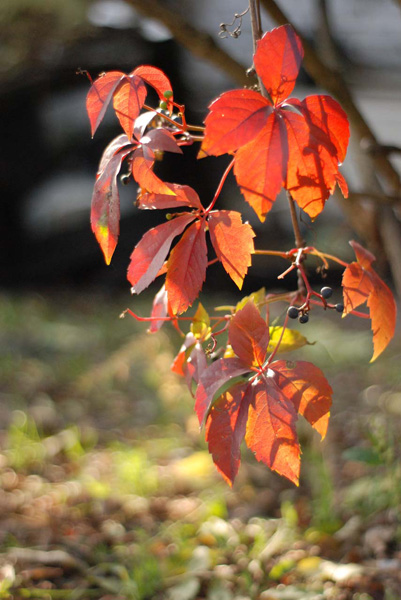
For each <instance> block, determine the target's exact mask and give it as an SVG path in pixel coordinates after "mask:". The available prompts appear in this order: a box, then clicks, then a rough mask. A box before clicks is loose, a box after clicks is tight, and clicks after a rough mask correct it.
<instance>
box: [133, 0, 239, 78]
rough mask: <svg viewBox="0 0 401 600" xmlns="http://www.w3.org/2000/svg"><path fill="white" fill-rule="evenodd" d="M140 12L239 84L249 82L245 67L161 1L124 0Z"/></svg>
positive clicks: (207, 35) (208, 36) (210, 37)
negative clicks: (155, 21) (154, 20)
mask: <svg viewBox="0 0 401 600" xmlns="http://www.w3.org/2000/svg"><path fill="white" fill-rule="evenodd" d="M127 2H128V4H130V5H131V6H133V7H134V8H135V9H136V10H137V11H138V12H139V13H140V14H142V15H144V16H145V17H149V18H151V19H156V20H157V21H160V22H161V23H163V25H165V26H166V27H167V28H168V29H169V30H170V31H171V33H172V35H173V36H174V38H175V39H176V41H177V42H179V43H180V44H182V45H183V46H184V47H185V48H187V49H188V50H189V51H190V52H192V53H193V54H194V55H195V56H198V57H199V58H202V59H204V60H207V61H209V62H210V63H212V64H213V65H214V66H215V67H217V68H218V69H221V70H222V71H224V72H225V73H226V74H227V75H229V76H230V77H232V79H233V80H235V81H237V82H238V83H239V84H240V85H249V78H248V77H247V76H246V73H245V67H244V66H243V65H241V64H240V63H239V62H238V61H236V60H235V59H234V58H233V57H232V56H230V55H229V54H228V53H227V52H225V51H224V50H223V49H222V48H220V47H219V46H217V44H216V43H215V41H214V39H213V38H212V36H210V35H209V34H207V33H204V32H203V31H200V30H199V29H197V28H196V27H194V26H193V25H192V24H191V23H189V21H187V20H186V19H184V17H182V16H181V15H180V14H178V13H176V12H173V11H172V10H170V9H169V8H167V7H166V5H165V4H164V3H163V2H161V1H160V0H146V1H145V2H144V1H143V0H127Z"/></svg>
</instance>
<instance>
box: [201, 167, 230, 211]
mask: <svg viewBox="0 0 401 600" xmlns="http://www.w3.org/2000/svg"><path fill="white" fill-rule="evenodd" d="M233 165H234V159H232V161H231V162H230V164H229V165H228V167H227V169H226V170H225V171H224V173H223V176H222V178H221V179H220V183H219V185H218V188H217V190H216V193H215V195H214V198H213V200H212V201H211V203H210V204H209V206H208V207H207V209H206V210H205V216H206V215H208V214H209V212H210V211H211V210H212V208H213V206H214V205H215V204H216V201H217V198H218V197H219V196H220V193H221V190H222V189H223V185H224V183H225V181H226V179H227V177H228V174H229V172H230V171H231V169H232V168H233Z"/></svg>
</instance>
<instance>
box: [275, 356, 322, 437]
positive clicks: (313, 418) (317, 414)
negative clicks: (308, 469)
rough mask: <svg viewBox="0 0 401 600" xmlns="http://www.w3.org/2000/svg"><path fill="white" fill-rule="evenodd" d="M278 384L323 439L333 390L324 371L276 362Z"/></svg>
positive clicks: (298, 362)
mask: <svg viewBox="0 0 401 600" xmlns="http://www.w3.org/2000/svg"><path fill="white" fill-rule="evenodd" d="M271 367H272V368H273V369H274V372H275V376H276V382H277V385H278V386H279V388H280V389H281V390H282V392H283V394H284V395H285V396H286V398H290V399H291V402H292V403H293V404H294V408H295V410H296V411H297V413H299V414H300V415H302V416H303V417H304V418H305V419H306V420H307V421H308V422H309V424H310V425H312V427H313V428H314V429H315V430H316V431H317V432H318V433H319V434H320V436H321V438H322V439H323V438H324V437H325V436H326V432H327V427H328V424H329V416H330V407H331V398H332V394H333V390H332V389H331V387H330V385H329V383H328V382H327V379H326V378H325V376H324V375H323V373H322V371H321V370H320V369H319V368H318V367H316V366H315V365H314V364H312V363H310V362H305V361H297V362H295V363H293V362H290V361H284V360H281V361H275V362H274V363H272V365H271Z"/></svg>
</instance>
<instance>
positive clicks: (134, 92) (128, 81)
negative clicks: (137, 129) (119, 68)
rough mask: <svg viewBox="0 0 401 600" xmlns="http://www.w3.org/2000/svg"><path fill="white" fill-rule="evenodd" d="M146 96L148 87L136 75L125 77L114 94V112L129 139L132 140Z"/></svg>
mask: <svg viewBox="0 0 401 600" xmlns="http://www.w3.org/2000/svg"><path fill="white" fill-rule="evenodd" d="M146 95H147V91H146V87H145V85H144V83H143V81H142V79H141V78H140V77H137V76H136V75H128V76H125V77H124V78H123V79H122V80H121V81H120V83H119V85H118V86H117V88H116V90H115V92H114V94H113V108H114V112H115V113H116V115H117V118H118V120H119V121H120V125H121V127H122V128H123V130H124V131H125V133H126V134H127V136H128V137H129V139H131V138H132V134H133V132H134V123H135V119H136V118H137V116H138V115H139V113H140V111H141V108H142V106H143V105H144V103H145V99H146Z"/></svg>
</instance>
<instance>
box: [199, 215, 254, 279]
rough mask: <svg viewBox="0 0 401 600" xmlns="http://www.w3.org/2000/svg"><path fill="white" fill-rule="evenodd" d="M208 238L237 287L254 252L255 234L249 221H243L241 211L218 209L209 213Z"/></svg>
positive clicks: (246, 270)
mask: <svg viewBox="0 0 401 600" xmlns="http://www.w3.org/2000/svg"><path fill="white" fill-rule="evenodd" d="M208 225H209V233H210V239H211V241H212V244H213V248H214V250H215V252H216V255H217V258H218V259H219V260H220V261H221V263H222V264H223V267H224V268H225V270H226V271H227V273H228V274H229V275H230V277H231V279H232V280H233V281H234V283H236V284H237V286H238V287H239V289H241V288H242V284H243V281H244V277H245V275H246V274H247V272H248V267H249V266H250V265H251V255H252V254H253V253H254V252H255V248H254V245H253V238H254V237H255V234H254V232H253V229H252V227H251V226H250V225H249V223H243V222H242V217H241V213H238V212H235V211H233V210H220V211H213V212H211V213H209V218H208Z"/></svg>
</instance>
